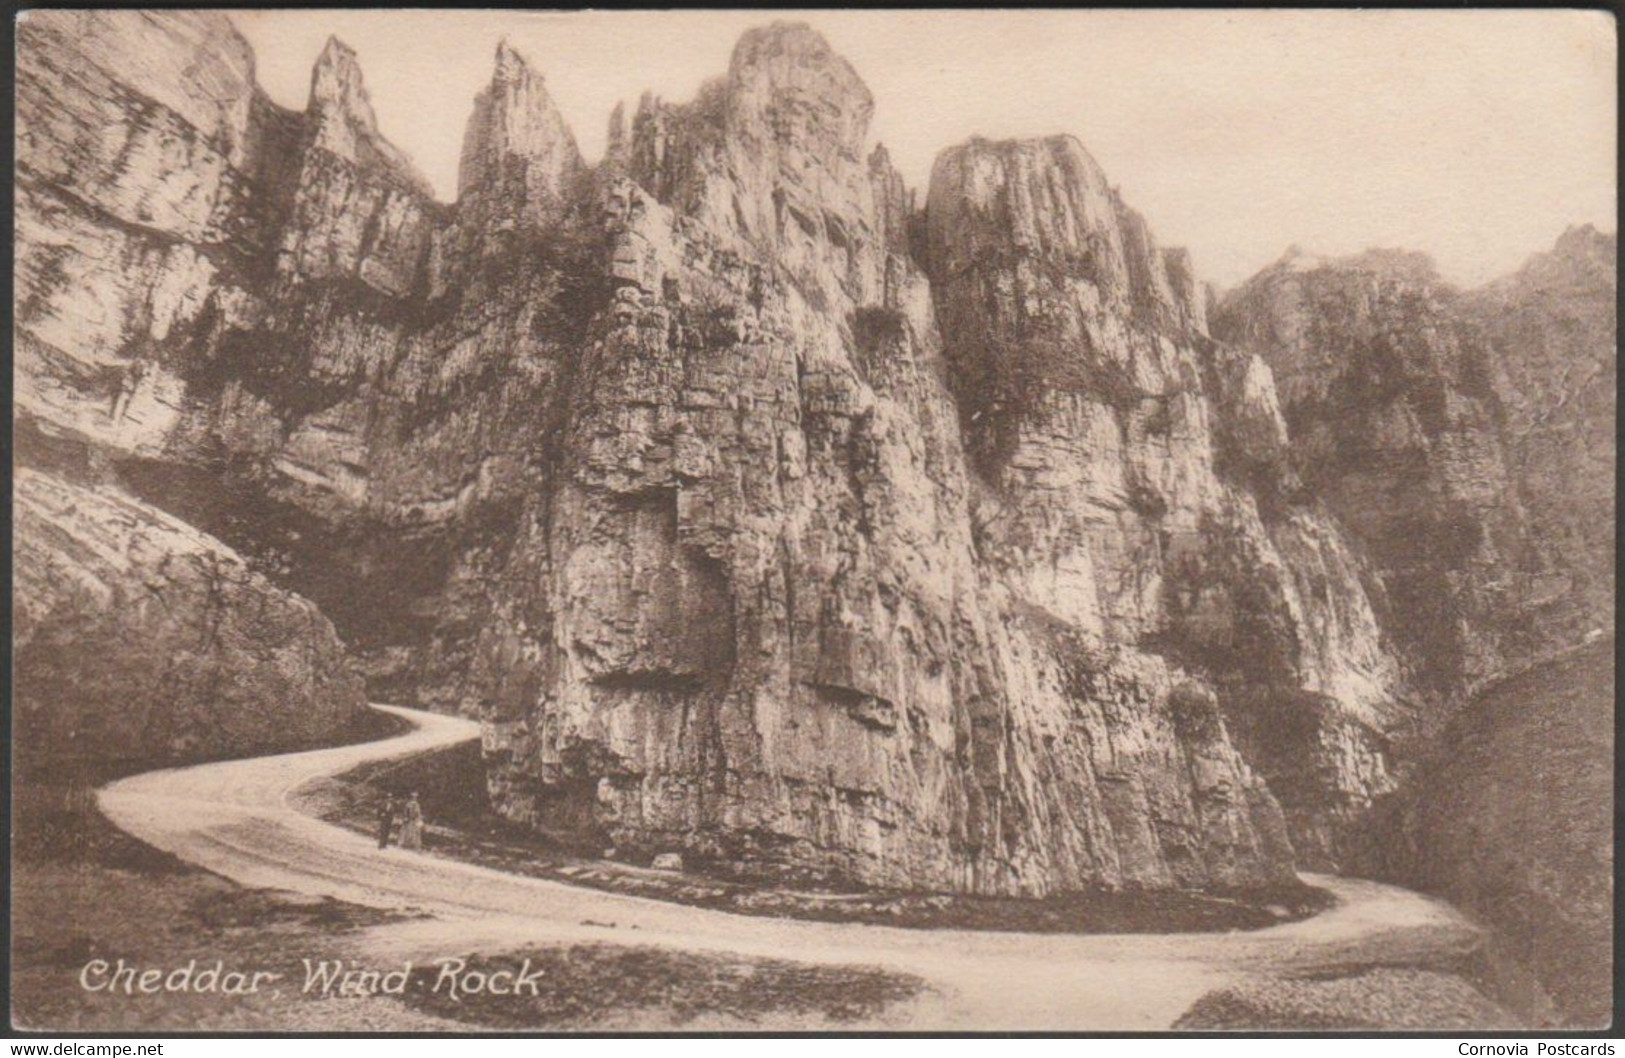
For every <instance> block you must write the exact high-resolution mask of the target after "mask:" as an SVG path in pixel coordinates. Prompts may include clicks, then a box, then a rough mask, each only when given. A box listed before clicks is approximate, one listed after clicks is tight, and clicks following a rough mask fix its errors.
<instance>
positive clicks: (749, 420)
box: [483, 26, 1287, 893]
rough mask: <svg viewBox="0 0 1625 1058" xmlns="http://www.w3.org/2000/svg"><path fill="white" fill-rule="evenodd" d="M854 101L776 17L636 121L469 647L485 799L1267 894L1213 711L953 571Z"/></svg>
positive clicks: (865, 104) (919, 355)
mask: <svg viewBox="0 0 1625 1058" xmlns="http://www.w3.org/2000/svg"><path fill="white" fill-rule="evenodd" d="M871 108H872V102H871V100H870V97H869V94H868V92H867V90H865V89H864V88H863V86H862V84H861V82H859V81H858V80H857V78H856V76H855V75H854V74H853V73H852V71H851V69H850V67H849V66H847V64H846V63H845V62H844V61H842V60H840V59H839V58H838V57H836V56H834V55H833V54H832V53H831V52H830V51H829V49H828V46H827V44H825V42H824V41H823V40H822V39H821V38H819V37H818V36H817V35H816V34H813V33H811V32H810V31H808V30H807V29H805V27H799V26H780V27H772V28H769V29H766V30H762V31H757V32H753V33H750V34H747V35H746V36H745V38H744V39H743V40H742V41H741V42H740V44H739V46H738V48H737V49H736V50H735V53H734V59H733V63H732V66H731V68H730V71H729V73H728V75H727V77H726V78H725V79H723V80H721V81H718V82H714V83H713V84H712V85H710V86H709V87H707V88H706V89H705V90H703V91H702V93H701V95H700V97H699V98H698V99H697V100H695V101H694V102H693V103H689V104H684V105H673V104H668V103H664V102H660V101H657V100H653V99H646V100H645V101H644V102H643V103H642V104H641V105H640V108H639V111H638V113H637V114H636V116H635V117H634V119H633V122H632V129H631V133H630V140H629V142H628V143H627V145H626V149H625V156H626V159H627V162H626V166H627V167H626V170H625V172H626V177H627V178H626V179H624V180H621V181H619V182H617V183H614V184H613V185H612V186H611V187H610V188H609V191H608V195H607V202H606V205H607V213H606V218H605V224H606V232H607V235H608V239H609V260H610V274H611V278H612V280H613V282H614V283H615V285H616V288H615V292H614V295H613V302H612V304H611V305H610V306H609V308H608V309H607V310H606V311H605V312H603V313H602V314H600V315H599V316H598V317H597V318H596V319H595V320H594V322H593V324H592V325H591V327H590V329H589V334H590V339H589V343H588V344H587V345H585V346H584V347H583V349H582V351H581V357H582V363H581V366H580V368H579V369H578V373H577V375H576V376H575V377H576V379H577V383H576V384H577V385H578V386H579V388H578V389H577V390H576V392H575V393H574V395H573V396H572V398H571V400H570V405H571V409H572V410H571V413H570V415H569V421H568V425H567V427H566V430H565V432H564V435H563V438H562V444H561V447H560V450H559V452H558V455H557V459H556V462H555V463H554V464H553V466H554V468H555V472H554V476H553V477H552V480H551V485H550V488H549V490H548V491H547V492H546V493H545V494H544V495H542V496H540V497H538V498H537V499H535V500H534V501H533V502H532V504H531V505H530V507H529V509H528V510H527V513H526V515H525V517H524V521H523V524H522V529H521V534H520V537H519V539H518V540H517V541H516V542H515V544H514V546H513V548H512V551H511V555H512V559H511V561H512V565H511V566H510V568H509V570H508V572H506V573H505V574H503V575H502V577H501V578H500V579H501V581H502V583H503V584H505V585H511V586H513V587H514V588H515V589H517V590H515V591H513V592H512V594H510V596H509V597H508V598H507V599H506V600H505V602H504V603H503V604H502V608H501V609H500V610H499V612H498V615H497V619H496V620H495V621H493V622H492V624H491V625H490V628H489V634H488V637H487V638H488V641H489V652H488V658H489V661H488V663H487V666H486V670H485V671H486V674H487V678H488V680H489V683H488V686H489V687H490V688H491V689H490V691H489V692H488V698H487V700H486V702H485V703H484V705H483V709H484V710H485V715H486V717H487V719H488V721H489V723H488V727H487V736H486V745H487V749H488V753H489V758H488V759H489V762H490V766H491V775H492V782H493V790H494V793H495V797H496V803H497V804H498V806H499V808H500V809H501V810H503V811H505V812H507V813H508V814H510V815H512V816H514V817H516V818H519V819H523V820H526V821H531V822H534V823H536V824H537V825H541V826H546V825H548V824H549V822H552V823H554V824H556V823H557V821H559V820H569V819H574V820H584V821H588V822H590V823H591V824H593V825H596V826H598V827H601V828H602V829H603V830H604V831H605V832H606V836H607V838H608V839H610V840H612V841H613V842H614V843H615V844H616V846H617V847H618V848H622V849H633V850H636V849H639V848H642V849H650V850H652V849H658V848H661V847H677V846H681V847H684V848H685V849H686V850H687V851H688V852H690V853H692V854H694V856H695V857H696V858H699V859H702V860H703V859H709V860H712V861H716V860H723V861H727V862H728V863H730V864H731V865H733V866H734V867H735V868H736V869H750V868H752V867H753V866H755V865H776V866H778V867H780V868H791V869H804V870H807V871H810V872H813V873H838V874H842V875H845V876H848V877H853V878H857V879H861V880H864V881H868V882H872V883H879V884H886V885H927V886H933V887H941V888H955V889H966V890H973V891H983V892H1028V893H1042V892H1047V891H1051V890H1054V889H1061V888H1075V887H1080V886H1088V885H1096V884H1110V885H1122V884H1141V885H1155V886H1163V885H1170V884H1190V883H1191V882H1192V881H1194V880H1196V879H1205V880H1206V881H1208V882H1210V883H1212V882H1218V883H1229V884H1246V883H1251V882H1258V881H1263V880H1268V879H1272V878H1280V877H1285V875H1284V873H1283V872H1282V870H1281V868H1282V867H1283V866H1284V865H1285V862H1286V861H1285V857H1286V855H1287V853H1286V842H1285V837H1284V833H1283V828H1282V826H1281V822H1280V820H1279V816H1278V812H1277V809H1276V807H1275V805H1274V802H1273V800H1272V799H1271V798H1270V797H1269V795H1268V793H1267V791H1266V790H1265V789H1264V787H1263V784H1262V783H1261V782H1260V781H1259V780H1258V779H1257V778H1256V777H1255V776H1254V775H1253V774H1252V772H1251V770H1250V769H1248V768H1247V766H1246V765H1245V764H1244V763H1243V762H1242V761H1241V759H1240V757H1239V756H1238V755H1237V754H1236V752H1235V750H1234V748H1233V747H1232V746H1231V744H1230V741H1229V738H1228V735H1227V733H1226V729H1225V724H1224V720H1223V718H1222V717H1221V716H1220V715H1219V713H1218V711H1217V709H1216V707H1215V705H1214V702H1213V697H1212V692H1211V691H1210V690H1207V689H1205V688H1204V687H1203V686H1202V685H1201V684H1200V683H1199V682H1194V681H1192V680H1191V679H1190V678H1189V677H1188V676H1187V675H1186V674H1183V673H1182V672H1181V671H1180V670H1178V669H1177V668H1176V667H1174V666H1171V665H1169V664H1168V663H1167V662H1166V661H1165V660H1164V659H1162V658H1160V657H1155V656H1151V655H1144V654H1134V653H1128V652H1124V651H1121V650H1118V649H1116V648H1115V647H1114V646H1113V645H1112V644H1110V643H1107V642H1104V641H1099V640H1091V639H1090V638H1089V637H1088V636H1087V635H1086V634H1085V632H1086V630H1085V629H1083V628H1081V627H1079V626H1078V625H1076V624H1075V623H1072V622H1069V621H1067V620H1066V619H1065V618H1064V617H1060V616H1056V615H1055V614H1053V613H1050V612H1048V611H1045V610H1044V609H1042V608H1041V607H1038V606H1035V605H1032V604H1030V603H1028V602H1027V601H1026V600H1024V599H1021V598H1020V597H1018V596H1015V595H1013V594H1012V593H1011V592H1010V591H1009V589H1008V587H1007V585H1006V584H1005V583H1004V582H1003V580H1002V579H1001V578H1000V577H998V576H996V575H994V574H993V573H992V572H991V571H990V570H989V569H987V568H986V567H985V566H984V565H983V564H982V563H981V562H980V561H979V558H978V555H977V552H976V542H975V537H974V533H973V531H972V526H971V518H970V502H971V497H972V491H973V489H972V484H971V480H970V479H969V477H968V476H967V474H966V470H965V464H964V459H963V455H962V449H961V446H960V439H959V432H958V421H957V416H956V415H955V411H954V407H953V403H952V399H951V395H950V394H949V392H948V391H947V390H946V388H945V387H944V386H943V384H942V380H941V375H942V367H941V363H940V353H939V348H938V339H937V332H936V327H935V323H934V308H933V304H932V299H931V297H930V291H929V288H928V286H927V284H926V281H925V279H924V278H923V276H922V275H921V274H920V273H919V271H918V270H917V268H916V267H915V265H914V263H913V262H912V261H911V259H910V258H909V256H908V254H907V245H908V240H907V233H906V231H905V230H904V229H905V225H906V222H907V221H906V215H907V211H908V203H907V196H906V192H905V191H904V190H903V189H902V186H901V182H900V181H899V180H898V179H897V178H896V176H895V174H894V173H892V172H891V170H890V168H889V165H888V164H887V162H886V160H885V156H884V154H883V153H882V152H878V151H877V152H875V153H873V154H872V155H870V156H869V157H868V158H865V155H864V151H863V149H862V148H863V139H864V133H865V127H866V124H867V121H868V118H869V114H870V110H871Z"/></svg>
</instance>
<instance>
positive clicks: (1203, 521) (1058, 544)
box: [926, 137, 1398, 862]
mask: <svg viewBox="0 0 1625 1058" xmlns="http://www.w3.org/2000/svg"><path fill="white" fill-rule="evenodd" d="M926 213H927V243H928V249H927V256H928V260H929V262H930V267H931V272H932V289H933V293H934V294H935V299H936V307H937V313H938V318H939V320H940V322H941V327H942V332H943V333H944V334H945V335H947V336H948V338H947V342H946V344H947V355H948V360H949V363H950V366H951V376H952V380H953V383H954V389H955V392H956V395H957V397H958V404H959V410H960V414H961V420H962V422H963V423H964V427H965V435H966V444H967V446H968V449H969V451H970V452H971V455H972V461H973V465H974V466H975V467H976V469H977V475H976V477H975V488H976V491H975V494H974V503H975V509H976V524H977V527H978V548H979V552H980V554H981V555H982V556H983V558H984V560H985V561H986V562H988V563H989V564H990V565H991V566H992V567H994V568H995V569H997V570H998V571H999V572H1000V573H1001V575H1002V576H1003V577H1004V578H1005V579H1006V581H1007V583H1009V584H1010V585H1011V588H1012V591H1013V592H1014V593H1015V594H1016V596H1017V597H1018V598H1019V599H1020V600H1021V602H1022V603H1023V604H1025V605H1027V606H1031V607H1034V608H1036V609H1039V610H1041V611H1043V612H1045V613H1048V614H1051V615H1053V616H1055V617H1056V618H1057V619H1059V620H1062V621H1065V622H1067V623H1068V624H1070V625H1072V626H1073V627H1075V628H1077V629H1079V630H1080V631H1081V632H1082V633H1083V634H1086V635H1088V636H1091V637H1095V638H1098V639H1100V640H1102V641H1105V642H1111V643H1116V644H1121V645H1123V646H1124V647H1128V648H1132V649H1134V650H1137V651H1141V652H1144V653H1148V654H1156V655H1161V656H1165V657H1168V658H1171V659H1176V660H1177V661H1179V662H1180V663H1181V664H1182V665H1184V666H1186V667H1187V668H1189V669H1191V670H1193V671H1196V672H1200V673H1202V674H1203V675H1205V676H1206V677H1208V678H1209V679H1210V680H1211V681H1212V682H1213V683H1214V685H1215V686H1216V688H1217V690H1218V692H1219V703H1220V705H1221V707H1222V710H1223V713H1224V715H1225V716H1226V717H1227V719H1228V720H1229V723H1230V725H1231V726H1232V727H1233V728H1234V729H1235V730H1236V731H1237V733H1238V735H1239V736H1240V737H1241V739H1242V746H1243V748H1244V750H1245V751H1246V755H1247V756H1248V758H1249V759H1250V760H1252V761H1253V763H1254V764H1255V765H1256V766H1258V767H1259V768H1261V769H1262V770H1263V772H1264V774H1265V776H1266V778H1268V779H1269V781H1270V786H1271V788H1272V790H1274V791H1275V793H1276V796H1277V797H1279V798H1280V799H1281V801H1282V804H1283V807H1285V809H1286V812H1287V817H1288V819H1289V820H1290V821H1291V822H1292V825H1293V826H1292V835H1293V839H1294V841H1295V843H1296V844H1297V847H1298V851H1299V854H1300V857H1302V858H1304V859H1306V860H1307V861H1309V862H1324V860H1325V858H1326V857H1327V856H1329V855H1330V854H1331V850H1332V845H1333V843H1334V841H1335V832H1336V830H1337V828H1338V827H1339V826H1340V824H1341V823H1342V822H1346V821H1347V820H1348V819H1349V818H1351V817H1352V816H1353V815H1354V814H1357V813H1358V812H1359V811H1360V810H1361V809H1363V808H1364V807H1365V806H1366V805H1367V804H1369V802H1370V798H1371V797H1372V796H1373V795H1374V794H1376V793H1380V792H1382V791H1383V790H1385V789H1386V788H1387V787H1388V784H1389V778H1388V775H1387V772H1386V766H1385V764H1384V759H1383V745H1382V742H1383V737H1382V731H1383V730H1384V728H1385V726H1386V725H1387V724H1388V722H1389V720H1390V719H1391V715H1390V714H1391V711H1392V703H1393V699H1394V696H1395V694H1396V690H1397V687H1396V685H1397V683H1398V673H1397V671H1396V668H1395V666H1394V664H1393V662H1392V661H1391V660H1390V658H1389V656H1388V654H1387V652H1386V650H1385V647H1384V644H1383V642H1382V636H1381V633H1380V632H1379V629H1378V626H1377V623H1376V620H1375V618H1374V616H1373V613H1372V608H1371V604H1370V602H1369V600H1368V599H1367V598H1366V594H1365V591H1364V588H1363V587H1362V584H1361V576H1360V575H1361V571H1362V567H1361V563H1360V561H1359V560H1358V559H1357V558H1356V557H1355V556H1354V554H1353V553H1352V552H1351V551H1350V549H1349V548H1348V547H1347V545H1346V544H1345V542H1344V540H1343V538H1342V536H1341V533H1340V531H1339V530H1338V528H1337V527H1336V526H1335V525H1334V524H1333V523H1332V521H1331V520H1330V519H1329V518H1328V517H1327V516H1326V514H1325V512H1324V511H1323V510H1322V509H1321V508H1320V507H1319V505H1318V504H1317V503H1316V502H1314V501H1313V499H1312V498H1311V496H1310V495H1309V494H1308V493H1306V492H1305V490H1304V489H1303V487H1302V485H1301V484H1300V482H1299V480H1298V479H1297V477H1296V476H1295V474H1294V473H1293V469H1292V467H1291V465H1290V464H1291V460H1290V459H1289V457H1288V443H1287V434H1288V432H1287V426H1286V424H1285V422H1284V421H1283V420H1282V417H1281V413H1280V407H1279V403H1278V398H1277V395H1276V392H1275V385H1274V380H1273V378H1272V375H1271V372H1270V369H1269V367H1268V366H1267V365H1266V364H1265V363H1264V362H1263V361H1262V360H1260V359H1259V358H1257V357H1256V356H1250V355H1247V354H1246V353H1240V354H1238V353H1236V352H1234V351H1231V350H1229V349H1225V348H1223V347H1220V346H1219V345H1218V344H1217V343H1215V342H1214V341H1212V340H1211V339H1210V338H1209V337H1208V335H1207V327H1206V319H1205V310H1204V306H1203V305H1202V304H1201V303H1200V302H1199V301H1198V300H1197V297H1196V291H1195V284H1194V281H1193V280H1192V279H1191V276H1190V268H1189V261H1188V258H1187V257H1186V255H1184V254H1183V253H1182V252H1180V251H1169V250H1163V249H1161V248H1159V247H1158V246H1157V245H1156V242H1155V240H1154V239H1153V237H1152V235H1151V233H1150V231H1149V230H1148V228H1147V227H1146V224H1145V222H1144V220H1143V219H1142V218H1141V217H1140V216H1139V215H1138V214H1136V213H1134V212H1133V211H1132V210H1130V209H1129V208H1128V207H1127V206H1126V205H1125V204H1124V203H1123V201H1122V199H1121V198H1120V197H1119V196H1118V195H1117V193H1116V192H1115V191H1114V190H1112V189H1111V188H1110V187H1109V186H1108V184H1107V182H1106V178H1105V175H1104V174H1103V173H1102V172H1101V170H1100V168H1099V166H1098V165H1096V163H1095V161H1094V159H1092V158H1090V157H1089V155H1088V154H1087V153H1086V152H1085V151H1084V150H1083V148H1082V147H1081V146H1080V145H1079V144H1078V143H1077V141H1075V140H1072V139H1070V138H1064V137H1062V138H1056V139H1050V140H1044V141H1036V142H1019V143H1011V142H1006V143H997V144H993V143H986V142H980V141H978V142H972V143H970V144H968V145H965V146H963V147H959V148H955V149H953V150H950V151H947V152H945V153H944V154H943V155H942V156H941V157H940V158H939V159H938V161H937V165H936V168H935V171H934V173H933V175H932V181H931V192H930V197H929V200H928V203H927V209H926Z"/></svg>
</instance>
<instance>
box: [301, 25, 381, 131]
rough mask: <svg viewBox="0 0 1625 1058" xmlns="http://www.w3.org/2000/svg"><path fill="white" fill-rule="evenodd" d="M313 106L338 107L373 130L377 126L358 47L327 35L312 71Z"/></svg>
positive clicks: (320, 108)
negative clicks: (358, 57)
mask: <svg viewBox="0 0 1625 1058" xmlns="http://www.w3.org/2000/svg"><path fill="white" fill-rule="evenodd" d="M310 109H311V110H312V111H321V110H328V109H335V110H338V111H340V112H341V113H344V114H347V115H350V116H351V117H353V118H355V119H356V120H358V121H360V122H362V123H363V124H364V125H365V127H366V128H367V129H368V130H369V131H375V130H376V128H377V118H376V117H374V115H373V110H372V99H371V98H370V97H369V96H368V95H367V86H366V84H365V83H364V82H363V80H362V77H361V64H360V63H359V62H357V61H356V57H355V49H354V48H352V47H350V46H349V45H348V44H346V43H344V42H343V41H342V40H339V39H338V38H337V37H328V38H327V44H326V46H325V47H323V48H322V53H321V55H319V56H317V58H316V65H315V67H314V68H313V69H312V70H311V71H310Z"/></svg>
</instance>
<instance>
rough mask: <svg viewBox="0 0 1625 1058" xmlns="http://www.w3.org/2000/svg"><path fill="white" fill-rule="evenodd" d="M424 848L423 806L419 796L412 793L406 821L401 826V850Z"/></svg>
mask: <svg viewBox="0 0 1625 1058" xmlns="http://www.w3.org/2000/svg"><path fill="white" fill-rule="evenodd" d="M422 847H423V806H422V805H420V804H418V794H417V791H416V790H413V791H412V794H411V796H409V797H408V798H407V799H406V821H405V822H404V823H402V824H401V848H403V849H421V848H422Z"/></svg>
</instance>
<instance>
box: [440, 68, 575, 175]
mask: <svg viewBox="0 0 1625 1058" xmlns="http://www.w3.org/2000/svg"><path fill="white" fill-rule="evenodd" d="M509 159H518V160H519V162H520V165H519V168H520V169H522V170H523V171H524V178H523V181H524V195H525V197H527V198H529V197H531V196H533V195H541V196H544V197H545V196H551V197H555V198H556V197H557V196H559V195H560V194H561V193H562V190H563V187H564V184H565V183H566V182H567V181H568V179H569V178H570V177H571V176H572V175H573V174H574V173H575V172H577V171H578V170H579V169H580V168H581V166H582V161H581V152H580V150H579V149H578V148H577V146H576V141H575V135H574V134H573V133H572V132H571V131H570V127H569V125H567V124H566V123H565V121H564V116H563V115H562V114H560V113H559V110H558V107H557V106H555V105H554V103H553V97H552V96H550V95H549V94H548V92H547V88H546V84H545V81H544V79H543V77H542V75H541V74H540V73H538V72H537V71H536V69H535V67H533V66H531V64H530V62H529V61H528V60H527V59H526V58H525V57H524V56H523V55H521V54H520V53H519V52H518V51H517V50H516V49H515V48H514V47H513V45H511V44H509V43H508V40H507V38H506V37H504V38H503V39H502V40H501V41H499V42H498V43H497V48H496V58H495V64H494V67H493V69H492V73H491V83H490V85H488V86H487V87H486V88H485V89H483V90H482V91H481V92H480V94H479V95H478V96H477V97H475V100H474V112H473V114H472V115H471V116H470V118H469V121H468V128H467V130H466V131H465V133H464V134H463V152H462V158H461V161H460V164H459V166H458V173H457V190H458V194H459V196H461V195H463V194H465V193H466V192H468V191H469V190H470V189H472V188H475V187H478V186H481V185H484V184H487V183H489V182H491V181H492V180H493V179H495V178H496V177H498V176H499V175H500V174H501V173H502V172H504V171H506V167H507V161H508V160H509Z"/></svg>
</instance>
